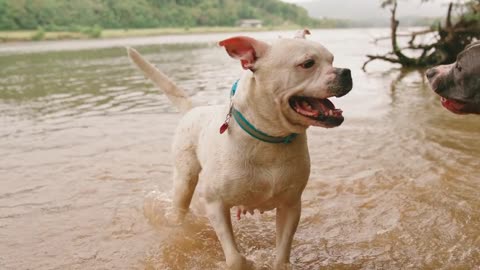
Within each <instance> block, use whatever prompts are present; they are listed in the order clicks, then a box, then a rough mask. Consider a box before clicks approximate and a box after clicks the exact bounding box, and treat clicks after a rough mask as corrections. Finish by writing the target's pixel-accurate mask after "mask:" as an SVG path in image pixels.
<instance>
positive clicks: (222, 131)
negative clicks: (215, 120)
mask: <svg viewBox="0 0 480 270" xmlns="http://www.w3.org/2000/svg"><path fill="white" fill-rule="evenodd" d="M227 128H228V123H227V122H225V123H223V125H222V126H221V127H220V134H223V133H224V132H225V130H227Z"/></svg>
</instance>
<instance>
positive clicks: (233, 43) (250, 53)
mask: <svg viewBox="0 0 480 270" xmlns="http://www.w3.org/2000/svg"><path fill="white" fill-rule="evenodd" d="M218 44H219V45H220V46H223V47H225V50H226V51H227V53H228V55H230V56H231V57H232V58H235V59H239V60H240V62H241V64H242V67H243V69H250V70H252V71H254V65H255V62H256V61H257V59H258V58H261V57H262V56H264V55H265V53H266V52H267V50H268V49H269V48H270V45H268V44H267V43H265V42H263V41H260V40H256V39H254V38H251V37H245V36H238V37H232V38H229V39H225V40H222V41H220V42H219V43H218Z"/></svg>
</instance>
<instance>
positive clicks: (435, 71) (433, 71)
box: [425, 68, 437, 79]
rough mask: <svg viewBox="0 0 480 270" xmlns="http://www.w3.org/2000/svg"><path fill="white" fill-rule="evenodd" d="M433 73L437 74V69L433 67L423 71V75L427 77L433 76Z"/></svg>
mask: <svg viewBox="0 0 480 270" xmlns="http://www.w3.org/2000/svg"><path fill="white" fill-rule="evenodd" d="M435 74H437V70H436V69H435V68H431V69H429V70H427V72H425V75H426V76H427V78H428V79H431V78H433V76H435Z"/></svg>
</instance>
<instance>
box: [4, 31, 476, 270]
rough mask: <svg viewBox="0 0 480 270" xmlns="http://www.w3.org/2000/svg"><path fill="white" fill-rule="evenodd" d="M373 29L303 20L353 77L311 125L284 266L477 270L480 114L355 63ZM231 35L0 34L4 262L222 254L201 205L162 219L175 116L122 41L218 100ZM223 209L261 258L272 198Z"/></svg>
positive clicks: (229, 72) (411, 78)
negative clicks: (324, 119) (319, 124)
mask: <svg viewBox="0 0 480 270" xmlns="http://www.w3.org/2000/svg"><path fill="white" fill-rule="evenodd" d="M383 33H388V30H382V29H361V30H358V29H357V30H356V29H351V30H314V31H312V36H311V37H310V38H311V39H312V40H316V41H319V42H321V43H323V44H324V45H325V46H326V47H327V48H328V49H329V50H330V51H331V52H332V53H333V54H334V55H335V63H334V65H336V66H338V67H349V68H351V69H352V76H353V80H354V88H353V90H352V92H351V93H350V94H349V95H347V96H345V97H342V98H340V99H335V100H333V102H334V103H335V104H336V105H337V107H340V108H342V109H343V110H344V116H345V119H346V120H345V122H344V123H343V125H342V126H340V127H338V128H334V129H322V128H310V129H309V130H308V135H309V146H310V153H311V160H312V173H311V177H310V181H309V184H308V185H307V187H306V189H305V192H304V194H303V206H304V207H303V212H302V218H301V221H300V225H299V227H298V231H297V233H296V235H295V239H294V242H293V250H292V256H291V261H292V263H293V266H294V269H479V267H480V117H479V116H458V115H454V114H452V113H450V112H448V111H446V110H445V109H443V108H442V107H441V105H440V102H439V99H438V97H436V96H435V94H433V92H432V91H431V90H430V89H429V88H428V86H427V85H426V84H425V79H424V75H423V73H422V72H421V71H411V72H402V71H400V70H399V69H397V68H395V67H394V66H392V65H390V64H386V63H380V62H378V63H375V62H374V63H372V64H371V65H370V66H368V70H367V71H368V72H367V73H364V72H363V71H361V69H360V68H361V65H362V63H363V61H364V60H365V57H364V55H365V54H367V53H376V52H377V51H384V50H385V49H386V46H388V44H384V45H383V46H381V47H378V46H375V45H373V44H371V43H370V40H371V39H372V37H374V36H379V35H381V34H383ZM247 34H248V33H247ZM232 35H234V34H208V35H192V36H164V37H151V38H130V39H117V40H97V41H57V42H39V43H25V44H24V43H17V44H4V45H0V187H1V188H0V269H8V270H10V269H15V270H16V269H222V268H223V267H224V264H223V260H224V257H223V253H222V250H221V247H220V244H219V242H218V241H217V238H216V236H215V233H214V231H213V230H212V229H211V227H210V226H209V224H208V222H207V221H206V220H205V218H203V217H200V216H197V217H192V218H191V219H190V221H189V222H188V224H187V225H186V226H185V227H184V228H172V227H168V226H166V225H164V223H163V222H162V213H163V212H164V211H165V210H167V209H168V207H169V206H168V205H169V200H170V199H169V198H170V193H169V192H170V188H171V186H172V180H171V179H172V158H171V154H170V143H171V141H172V136H173V132H174V128H175V126H176V124H177V121H178V119H179V115H178V114H176V113H175V109H174V108H173V107H172V106H171V105H170V103H169V102H168V100H167V99H166V97H165V96H164V95H163V94H162V93H160V92H159V91H158V90H157V89H155V88H154V87H153V86H152V85H151V84H150V83H149V82H148V81H146V80H145V78H144V77H143V76H142V75H141V74H140V73H139V72H138V71H137V70H136V69H135V68H134V67H133V66H132V65H131V64H130V62H129V60H128V58H127V57H126V53H125V50H124V48H123V47H122V46H125V45H129V46H134V47H136V48H137V49H139V51H140V52H142V53H143V54H144V55H145V57H146V58H148V59H149V60H151V61H152V62H154V63H155V64H156V65H157V66H158V67H159V68H161V69H162V70H163V71H164V72H165V73H167V74H168V75H170V76H171V77H172V78H173V79H174V80H175V81H176V82H178V84H179V85H180V86H182V87H183V88H184V89H186V90H187V92H188V93H189V94H190V95H191V96H192V99H193V100H194V101H195V102H196V103H197V104H221V103H226V102H228V94H229V89H230V87H231V84H232V83H233V82H234V81H235V80H236V79H237V78H238V77H239V76H240V73H241V68H240V65H239V64H238V63H237V62H236V61H235V60H232V59H231V58H229V57H228V56H227V55H226V53H225V52H224V51H223V49H221V48H219V47H217V46H216V45H215V42H216V41H218V40H221V39H224V38H226V37H229V36H232ZM251 35H253V36H254V37H257V38H263V39H266V40H272V39H275V38H277V37H278V36H279V35H282V36H290V35H293V32H291V31H286V32H267V33H251ZM285 57H288V56H285ZM219 125H220V123H219ZM233 223H234V224H233V226H234V231H235V234H236V236H237V240H238V243H239V245H240V247H241V249H242V251H243V252H244V253H245V254H246V256H247V257H248V258H250V259H251V260H254V261H255V262H256V264H257V266H258V268H260V269H269V265H270V263H271V260H272V259H273V258H274V253H273V250H274V242H275V237H274V232H275V225H274V212H270V213H265V214H263V215H260V214H258V213H256V214H255V215H254V216H248V217H246V218H242V219H241V220H240V221H237V220H236V219H234V221H233Z"/></svg>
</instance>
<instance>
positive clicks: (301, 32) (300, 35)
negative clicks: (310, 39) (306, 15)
mask: <svg viewBox="0 0 480 270" xmlns="http://www.w3.org/2000/svg"><path fill="white" fill-rule="evenodd" d="M306 35H310V31H309V30H308V29H307V28H305V29H303V30H298V31H297V33H295V38H303V39H305V36H306Z"/></svg>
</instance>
